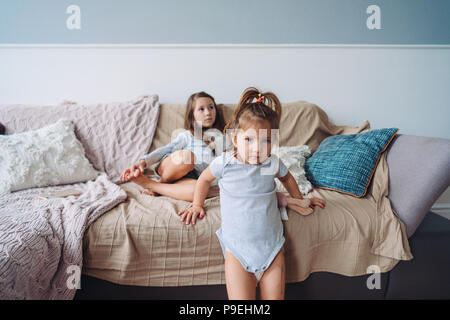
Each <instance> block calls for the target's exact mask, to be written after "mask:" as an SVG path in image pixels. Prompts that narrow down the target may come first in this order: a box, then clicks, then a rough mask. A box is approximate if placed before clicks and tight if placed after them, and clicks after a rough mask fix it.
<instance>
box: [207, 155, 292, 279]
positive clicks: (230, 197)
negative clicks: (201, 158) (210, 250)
mask: <svg viewBox="0 0 450 320" xmlns="http://www.w3.org/2000/svg"><path fill="white" fill-rule="evenodd" d="M210 170H211V172H212V174H213V175H214V176H215V177H216V178H217V179H218V180H219V188H220V212H221V218H222V225H221V228H220V229H219V230H217V232H216V234H217V237H218V238H219V242H220V245H221V247H222V251H223V254H224V256H225V250H229V251H231V253H232V254H233V255H234V256H235V257H236V258H237V259H238V260H239V261H240V262H241V264H242V266H243V267H244V269H245V270H247V271H248V272H252V273H255V274H256V273H259V272H262V271H264V270H266V269H267V268H268V267H269V266H270V264H271V263H272V261H273V259H274V258H275V256H276V255H277V253H278V252H279V251H280V249H281V248H282V247H283V244H284V236H283V224H282V222H281V214H280V210H279V209H278V201H277V196H276V184H275V181H274V178H275V177H284V176H285V175H286V174H287V173H288V169H287V168H286V166H285V165H284V163H283V162H282V161H281V159H279V158H278V157H277V156H276V155H274V154H272V155H270V156H269V157H268V158H267V159H266V160H265V161H264V162H262V163H260V164H258V165H253V164H245V163H242V162H240V161H239V160H238V159H237V158H236V157H235V156H234V153H233V152H223V153H222V154H221V155H220V156H218V157H217V158H216V159H214V160H213V161H212V162H211V164H210Z"/></svg>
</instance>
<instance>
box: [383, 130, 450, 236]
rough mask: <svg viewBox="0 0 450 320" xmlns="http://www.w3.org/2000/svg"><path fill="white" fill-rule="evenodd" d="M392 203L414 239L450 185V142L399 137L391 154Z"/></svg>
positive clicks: (389, 156)
mask: <svg viewBox="0 0 450 320" xmlns="http://www.w3.org/2000/svg"><path fill="white" fill-rule="evenodd" d="M387 152H388V153H387V157H386V159H387V162H388V166H389V199H390V200H391V204H392V208H393V210H394V211H395V212H396V213H397V215H398V216H399V218H400V220H402V221H403V223H405V225H406V230H407V234H408V237H411V236H412V235H413V234H414V232H415V231H416V229H417V227H418V226H419V225H420V223H421V222H422V220H423V218H424V217H425V215H426V214H427V212H429V211H430V209H431V207H432V206H433V204H434V203H435V202H436V200H437V199H438V198H439V196H440V195H441V194H442V193H443V192H444V191H445V190H446V189H447V188H448V187H449V184H450V140H449V139H443V138H434V137H421V136H414V135H404V134H399V135H397V136H396V137H395V138H394V140H393V141H392V143H391V146H390V147H389V148H388V150H387Z"/></svg>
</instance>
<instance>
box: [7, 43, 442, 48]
mask: <svg viewBox="0 0 450 320" xmlns="http://www.w3.org/2000/svg"><path fill="white" fill-rule="evenodd" d="M20 48H33V49H49V48H51V49H56V48H57V49H177V48H183V49H189V48H194V49H195V48H221V49H222V48H223V49H225V48H232V49H241V48H245V49H261V48H263V49H271V48H274V49H278V48H287V49H295V48H325V49H326V48H359V49H364V48H367V49H450V45H434V44H432V45H426V44H411V45H410V44H405V45H403V44H294V43H281V44H251V43H249V44H245V43H244V44H237V43H217V44H216V43H209V44H182V43H179V44H178V43H174V44H139V43H130V44H108V43H105V44H102V43H97V44H57V43H50V44H14V43H6V44H0V49H20Z"/></svg>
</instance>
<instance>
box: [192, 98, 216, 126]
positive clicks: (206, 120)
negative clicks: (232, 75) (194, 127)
mask: <svg viewBox="0 0 450 320" xmlns="http://www.w3.org/2000/svg"><path fill="white" fill-rule="evenodd" d="M193 115H194V120H195V121H196V122H197V123H198V124H201V126H202V127H204V128H205V127H206V128H210V127H212V125H213V124H214V121H216V108H215V107H214V102H213V101H212V99H210V98H197V99H195V105H194V112H193Z"/></svg>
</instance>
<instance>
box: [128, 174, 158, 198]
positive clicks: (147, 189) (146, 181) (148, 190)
mask: <svg viewBox="0 0 450 320" xmlns="http://www.w3.org/2000/svg"><path fill="white" fill-rule="evenodd" d="M131 181H133V182H134V183H136V184H138V185H140V186H141V187H143V188H144V190H143V191H142V192H141V193H142V194H146V195H149V196H154V197H156V196H159V193H156V192H155V191H153V188H152V185H153V184H154V183H159V182H156V181H154V180H152V179H150V178H147V177H146V176H144V175H141V176H139V177H137V178H133V179H131Z"/></svg>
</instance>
